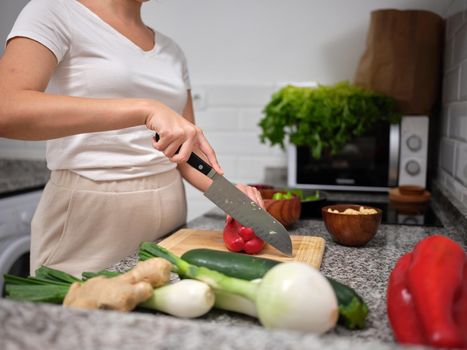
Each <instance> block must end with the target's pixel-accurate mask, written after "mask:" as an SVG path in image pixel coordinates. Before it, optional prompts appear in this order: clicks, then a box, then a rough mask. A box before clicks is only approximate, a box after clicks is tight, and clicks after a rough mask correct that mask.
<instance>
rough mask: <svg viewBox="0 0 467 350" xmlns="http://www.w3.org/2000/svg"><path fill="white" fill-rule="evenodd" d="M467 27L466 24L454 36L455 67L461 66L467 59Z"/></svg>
mask: <svg viewBox="0 0 467 350" xmlns="http://www.w3.org/2000/svg"><path fill="white" fill-rule="evenodd" d="M466 38H467V25H466V24H465V22H464V24H463V25H462V27H461V28H460V29H459V30H458V31H457V32H456V33H455V34H454V37H453V39H452V40H454V49H453V53H452V55H453V63H454V65H457V64H459V63H460V62H462V61H463V60H465V59H466V57H467V40H466Z"/></svg>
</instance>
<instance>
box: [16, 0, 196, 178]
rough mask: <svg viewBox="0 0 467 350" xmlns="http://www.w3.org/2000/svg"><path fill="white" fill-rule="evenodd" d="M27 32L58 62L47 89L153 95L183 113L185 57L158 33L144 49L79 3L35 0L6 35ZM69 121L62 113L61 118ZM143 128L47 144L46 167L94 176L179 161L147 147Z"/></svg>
mask: <svg viewBox="0 0 467 350" xmlns="http://www.w3.org/2000/svg"><path fill="white" fill-rule="evenodd" d="M17 36H20V37H27V38H30V39H33V40H35V41H38V42H39V43H41V44H43V45H44V46H46V47H47V48H48V49H50V51H52V52H53V53H54V55H55V56H56V57H57V60H58V62H59V63H58V66H57V68H56V70H55V72H54V73H53V76H52V78H51V81H50V83H49V86H48V87H47V92H49V93H54V94H60V95H68V96H81V97H91V98H151V99H156V100H159V101H161V102H162V103H164V104H166V105H167V106H169V107H170V108H172V109H174V110H175V111H176V112H178V113H180V114H181V113H182V111H183V108H184V107H185V104H186V101H187V90H188V89H190V81H189V77H188V69H187V65H186V61H185V56H184V54H183V52H182V51H181V49H180V48H179V47H178V46H177V44H176V43H175V42H174V41H173V40H171V39H170V38H169V37H167V36H165V35H163V34H161V33H160V32H155V38H156V45H155V47H154V48H153V49H151V50H149V51H144V50H142V49H141V48H140V47H138V46H137V45H136V44H134V43H133V42H132V41H131V40H129V39H128V38H126V37H125V36H124V35H122V34H121V33H119V32H118V31H117V30H115V29H114V28H113V27H112V26H110V25H109V24H107V23H106V22H104V21H103V20H102V19H101V18H99V17H98V16H97V15H96V14H95V13H93V12H92V11H91V10H90V9H88V8H87V7H86V6H84V5H82V4H81V3H79V2H78V1H77V0H32V1H30V2H29V3H28V4H27V5H26V7H25V8H24V9H23V11H22V12H21V14H20V15H19V17H18V19H17V20H16V23H15V25H14V26H13V29H12V31H11V33H10V34H9V36H8V38H7V40H9V39H11V38H13V37H17ZM64 118H66V116H64ZM153 135H154V133H153V132H152V131H149V130H148V129H147V128H146V127H145V126H137V127H132V128H126V129H121V130H115V131H106V132H96V133H87V134H79V135H74V136H68V137H63V138H59V139H54V140H50V141H47V155H46V158H47V165H48V167H49V169H51V170H57V169H68V170H71V171H74V172H76V173H78V174H80V175H82V176H85V177H87V178H90V179H93V180H120V179H129V178H135V177H141V176H147V175H152V174H157V173H162V172H165V171H168V170H171V169H173V168H174V167H175V166H176V165H175V164H174V163H172V162H170V161H169V160H168V159H167V158H166V157H165V156H164V155H163V154H162V153H161V152H159V151H157V150H155V149H154V148H153V147H152V145H151V138H152V136H153Z"/></svg>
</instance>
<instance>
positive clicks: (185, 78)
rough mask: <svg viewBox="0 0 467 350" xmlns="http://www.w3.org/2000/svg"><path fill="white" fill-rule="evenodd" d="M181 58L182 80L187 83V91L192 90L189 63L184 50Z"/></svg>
mask: <svg viewBox="0 0 467 350" xmlns="http://www.w3.org/2000/svg"><path fill="white" fill-rule="evenodd" d="M180 52H181V53H180V57H181V60H182V79H183V82H184V83H185V87H186V89H187V90H191V82H190V73H189V72H188V63H187V61H186V57H185V54H184V53H183V51H182V50H180Z"/></svg>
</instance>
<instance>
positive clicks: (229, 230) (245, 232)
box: [223, 216, 265, 254]
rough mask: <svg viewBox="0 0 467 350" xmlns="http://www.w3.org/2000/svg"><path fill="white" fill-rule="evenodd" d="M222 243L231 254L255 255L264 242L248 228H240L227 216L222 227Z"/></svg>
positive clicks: (237, 223)
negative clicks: (242, 252)
mask: <svg viewBox="0 0 467 350" xmlns="http://www.w3.org/2000/svg"><path fill="white" fill-rule="evenodd" d="M223 237H224V243H225V246H226V247H227V249H228V250H230V251H233V252H240V251H244V252H246V253H248V254H257V253H259V252H260V251H261V250H262V249H263V247H264V245H265V244H264V241H263V240H262V239H260V238H259V237H257V236H256V235H255V232H254V231H253V229H252V228H250V227H244V226H242V225H241V224H240V223H239V222H238V221H236V220H235V219H233V218H232V217H231V216H227V218H226V220H225V226H224V234H223Z"/></svg>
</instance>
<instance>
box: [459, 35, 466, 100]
mask: <svg viewBox="0 0 467 350" xmlns="http://www.w3.org/2000/svg"><path fill="white" fill-rule="evenodd" d="M466 40H467V38H466ZM459 79H460V82H459V99H461V100H463V101H465V100H466V99H467V61H464V62H462V64H461V68H460V77H459Z"/></svg>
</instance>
